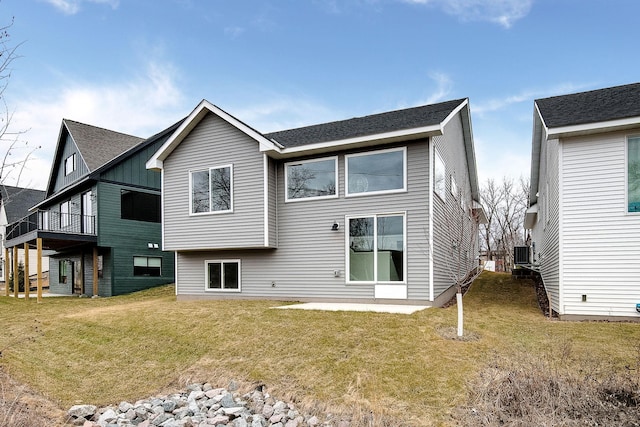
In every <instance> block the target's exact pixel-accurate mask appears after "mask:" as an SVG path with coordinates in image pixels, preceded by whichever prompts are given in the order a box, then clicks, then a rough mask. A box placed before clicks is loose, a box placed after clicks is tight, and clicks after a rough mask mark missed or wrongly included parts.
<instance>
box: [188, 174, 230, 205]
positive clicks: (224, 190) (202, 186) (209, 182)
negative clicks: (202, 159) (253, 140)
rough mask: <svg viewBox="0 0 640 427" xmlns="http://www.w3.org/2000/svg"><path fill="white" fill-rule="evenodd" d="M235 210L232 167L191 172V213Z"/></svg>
mask: <svg viewBox="0 0 640 427" xmlns="http://www.w3.org/2000/svg"><path fill="white" fill-rule="evenodd" d="M231 210H233V167H232V166H231V165H228V166H222V167H216V168H211V169H208V170H201V171H194V172H191V213H192V214H199V213H209V212H217V213H221V212H230V211H231Z"/></svg>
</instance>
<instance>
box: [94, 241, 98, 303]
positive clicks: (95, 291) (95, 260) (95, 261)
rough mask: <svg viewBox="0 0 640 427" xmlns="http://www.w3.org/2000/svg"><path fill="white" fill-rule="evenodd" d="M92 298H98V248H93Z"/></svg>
mask: <svg viewBox="0 0 640 427" xmlns="http://www.w3.org/2000/svg"><path fill="white" fill-rule="evenodd" d="M93 296H94V297H97V296H98V247H97V246H96V247H94V248H93Z"/></svg>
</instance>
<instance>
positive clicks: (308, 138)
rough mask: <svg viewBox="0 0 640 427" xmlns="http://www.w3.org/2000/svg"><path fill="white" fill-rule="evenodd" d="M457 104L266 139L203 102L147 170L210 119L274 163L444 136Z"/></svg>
mask: <svg viewBox="0 0 640 427" xmlns="http://www.w3.org/2000/svg"><path fill="white" fill-rule="evenodd" d="M468 103H469V101H468V99H467V98H463V99H458V100H454V101H447V102H442V103H438V104H432V105H425V106H421V107H413V108H407V109H404V110H396V111H391V112H386V113H380V114H373V115H370V116H365V117H357V118H352V119H348V120H341V121H336V122H330V123H323V124H318V125H312V126H306V127H301V128H297V129H290V130H285V131H279V132H272V133H268V134H262V133H260V132H259V131H257V130H255V129H254V128H252V127H251V126H249V125H247V124H246V123H244V122H242V121H241V120H238V119H237V118H235V117H233V116H232V115H231V114H229V113H227V112H226V111H224V110H222V109H221V108H219V107H217V106H215V105H213V104H211V103H210V102H209V101H207V100H202V101H201V102H200V104H198V106H197V107H196V108H195V109H194V110H193V111H192V112H191V114H190V115H189V116H188V117H187V118H186V119H185V121H184V122H183V123H182V125H181V126H180V127H179V128H178V129H177V130H176V132H175V133H174V134H173V135H172V136H171V137H170V138H169V139H168V140H167V142H165V144H164V145H163V146H162V147H161V148H160V149H159V150H158V151H157V152H156V153H155V154H154V155H153V157H151V159H149V161H148V162H147V168H149V169H156V170H159V169H162V163H163V161H164V160H165V159H166V158H167V157H168V156H169V155H170V154H171V153H172V152H173V150H175V148H176V147H177V146H178V145H180V143H181V142H182V141H183V140H184V138H186V136H187V135H188V134H189V133H190V132H191V130H192V129H193V128H195V127H196V126H197V124H198V123H199V122H200V121H201V120H202V119H203V118H204V117H205V116H206V115H207V114H210V113H212V114H215V115H217V116H218V117H220V118H221V119H223V120H225V121H226V122H227V123H229V124H231V125H232V126H234V127H236V128H237V129H239V130H240V131H242V132H244V133H245V134H247V135H248V136H249V137H251V138H253V139H255V140H256V141H257V142H258V143H259V146H260V151H261V152H265V153H268V154H269V155H270V156H271V157H274V158H285V157H292V156H300V155H305V154H318V153H322V152H327V151H331V150H335V149H337V148H345V147H351V148H355V147H364V146H370V145H376V144H381V143H386V142H392V141H400V140H404V141H406V140H411V139H418V138H423V137H427V136H433V135H442V133H443V129H444V126H445V125H446V124H447V122H448V121H449V120H450V119H451V118H452V117H453V116H454V115H455V114H456V113H458V112H459V111H461V110H462V109H463V108H465V107H467V106H468Z"/></svg>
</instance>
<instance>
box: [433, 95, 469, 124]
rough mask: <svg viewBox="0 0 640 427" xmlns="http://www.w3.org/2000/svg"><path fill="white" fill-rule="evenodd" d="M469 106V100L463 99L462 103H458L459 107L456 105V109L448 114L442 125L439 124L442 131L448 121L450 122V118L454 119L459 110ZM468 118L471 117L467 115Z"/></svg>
mask: <svg viewBox="0 0 640 427" xmlns="http://www.w3.org/2000/svg"><path fill="white" fill-rule="evenodd" d="M468 105H469V100H468V99H465V100H464V101H462V102H461V103H460V105H458V106H457V107H456V108H454V109H453V110H452V111H451V113H449V115H448V116H447V117H446V118H445V119H444V120H443V121H442V123H440V126H441V127H442V128H443V129H444V127H445V126H446V125H447V123H449V121H451V119H452V118H454V117H455V116H456V115H457V114H458V113H459V112H460V110H462V109H463V108H464V107H466V106H468ZM469 117H471V114H469Z"/></svg>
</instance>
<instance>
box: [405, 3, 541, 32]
mask: <svg viewBox="0 0 640 427" xmlns="http://www.w3.org/2000/svg"><path fill="white" fill-rule="evenodd" d="M401 1H403V2H405V3H412V4H423V5H427V4H430V5H433V6H436V7H440V8H442V10H444V11H445V12H446V13H448V14H450V15H453V16H456V17H458V18H459V19H460V20H462V21H488V22H493V23H494V24H498V25H501V26H503V27H505V28H510V27H511V26H513V24H514V22H516V21H517V20H519V19H522V18H524V17H525V16H527V15H528V14H529V11H530V10H531V6H532V5H533V0H401Z"/></svg>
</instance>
